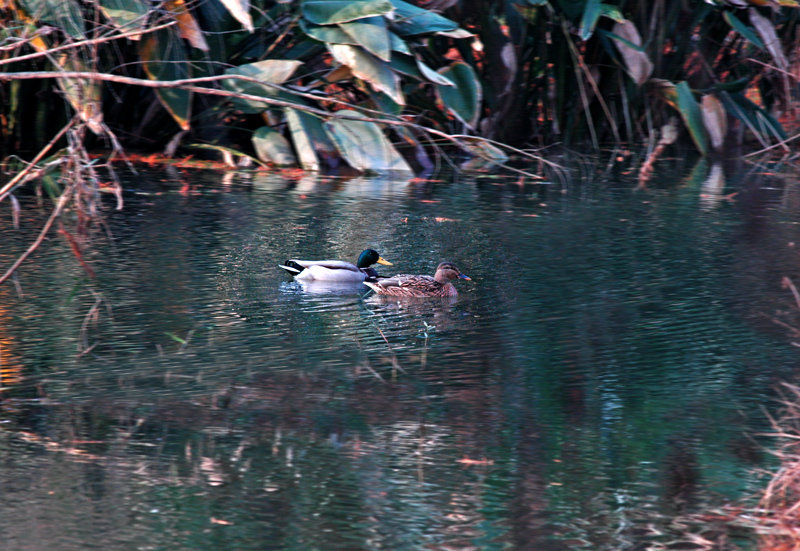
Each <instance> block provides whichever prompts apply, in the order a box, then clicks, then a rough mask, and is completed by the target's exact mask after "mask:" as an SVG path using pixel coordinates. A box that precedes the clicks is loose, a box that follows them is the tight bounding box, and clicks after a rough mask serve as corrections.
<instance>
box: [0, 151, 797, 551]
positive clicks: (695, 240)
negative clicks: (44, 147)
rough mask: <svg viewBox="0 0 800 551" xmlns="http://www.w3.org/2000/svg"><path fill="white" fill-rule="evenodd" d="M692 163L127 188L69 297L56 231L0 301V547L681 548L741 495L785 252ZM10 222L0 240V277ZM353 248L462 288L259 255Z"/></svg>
mask: <svg viewBox="0 0 800 551" xmlns="http://www.w3.org/2000/svg"><path fill="white" fill-rule="evenodd" d="M693 170H694V171H693ZM693 170H692V167H688V168H684V167H681V166H676V167H674V172H672V173H670V174H664V175H663V180H662V181H661V182H655V183H654V184H653V185H652V188H651V189H649V190H640V191H637V192H634V191H632V188H633V186H634V183H633V182H632V180H631V179H630V177H626V176H624V175H616V176H609V175H605V176H602V177H598V178H597V179H596V181H594V182H571V183H570V184H569V185H567V186H560V185H559V186H556V185H548V184H542V185H524V186H522V185H519V184H517V183H516V182H514V183H509V182H507V181H504V180H501V179H492V178H488V177H487V178H483V179H473V180H469V179H466V180H465V179H462V180H459V181H442V182H433V183H430V182H429V183H422V184H420V183H409V182H402V181H390V180H381V179H366V178H365V179H359V180H355V181H336V180H326V179H315V178H305V179H301V180H296V181H287V180H285V179H281V178H279V177H277V176H272V175H269V176H266V175H253V174H236V175H230V174H228V175H224V176H223V175H220V174H215V173H187V174H184V175H173V176H172V177H167V178H165V176H164V175H163V174H145V175H143V176H140V177H138V178H132V179H131V180H130V181H129V182H128V184H127V185H126V193H125V199H126V207H125V210H124V211H122V212H113V211H109V214H108V228H107V229H108V233H109V234H110V235H111V237H110V238H109V237H108V236H107V235H105V234H103V233H100V232H98V234H96V235H95V236H94V238H93V239H94V242H93V243H92V247H91V249H90V252H89V253H87V254H88V258H87V261H88V262H89V263H90V264H91V265H92V267H93V268H94V271H95V272H96V273H97V278H96V279H95V280H88V279H87V278H86V277H85V275H84V272H83V269H82V268H81V266H80V265H79V264H78V263H77V262H76V261H75V260H74V258H73V257H72V256H71V253H70V251H69V247H68V245H66V244H65V243H64V242H63V241H61V240H59V239H55V238H54V239H52V240H50V241H49V242H48V244H47V246H46V247H45V248H43V249H42V250H40V251H39V252H38V253H37V255H36V256H35V257H34V258H33V259H32V260H31V261H30V262H29V263H27V264H26V265H25V266H24V267H23V268H22V270H21V271H20V273H19V277H18V283H19V286H18V287H15V286H13V285H6V286H5V287H2V288H0V294H2V301H0V304H2V306H0V319H2V324H0V326H1V327H2V329H0V352H1V353H2V356H0V357H1V358H2V361H3V364H2V366H3V369H2V371H0V376H1V377H2V383H3V390H2V391H1V393H0V429H2V430H0V439H2V445H0V454H1V455H2V458H0V465H3V467H2V468H0V484H2V488H3V489H4V492H3V494H4V499H3V500H0V533H2V534H3V535H4V540H5V541H7V542H9V543H8V545H10V546H11V547H10V548H14V549H28V548H30V549H36V548H44V547H46V546H49V547H53V548H56V549H94V548H97V549H140V548H141V549H145V548H146V549H298V550H299V549H302V550H306V549H393V550H395V549H423V548H426V549H505V548H514V549H536V550H548V549H625V548H631V549H633V548H645V547H646V546H647V545H666V544H670V543H674V542H676V541H678V540H681V541H685V540H687V538H689V536H690V534H701V533H706V531H708V530H710V529H711V527H709V526H707V525H703V524H702V523H700V522H698V521H696V520H692V518H693V517H691V514H692V513H697V512H704V511H707V510H709V509H712V508H715V507H720V506H722V505H723V504H725V503H726V502H728V501H729V500H737V499H741V498H743V497H744V496H746V495H748V494H750V493H752V492H754V491H757V489H758V488H759V487H760V486H761V485H762V484H763V481H762V480H759V479H758V478H757V476H756V474H755V469H756V467H761V466H765V460H766V458H765V457H764V454H763V452H762V451H761V449H760V447H759V446H760V444H759V443H758V442H757V441H756V440H754V439H753V438H752V435H753V434H756V433H759V432H762V431H763V430H764V429H765V428H766V427H767V423H766V421H767V419H766V417H765V415H764V412H763V411H762V409H761V408H762V407H767V408H770V407H772V406H773V405H774V404H773V402H772V400H773V398H774V389H775V386H776V385H777V383H778V382H779V381H781V380H784V379H787V378H788V379H790V378H791V377H792V376H793V373H794V369H795V366H796V364H797V362H796V352H795V350H796V349H795V348H793V347H792V346H791V343H790V342H789V339H788V338H787V336H786V334H785V331H784V330H783V329H782V328H781V326H780V325H778V324H776V323H775V322H774V318H776V317H777V316H779V311H780V310H781V309H788V308H789V307H790V306H791V303H790V296H788V295H787V293H786V291H784V290H782V289H781V288H780V281H781V278H782V277H783V276H789V277H794V276H796V275H797V272H798V268H800V265H799V264H798V262H797V261H796V260H795V259H796V252H795V251H794V248H793V247H794V243H797V242H798V237H800V236H798V235H797V232H798V229H797V228H798V225H797V222H798V220H797V218H796V214H795V213H796V212H797V210H796V209H793V208H792V205H793V202H792V197H793V192H792V189H791V188H790V187H787V186H785V185H784V184H783V183H782V182H780V181H779V180H777V179H776V178H771V177H767V176H763V175H759V174H755V173H748V172H746V171H745V170H744V167H741V166H739V167H736V166H729V167H721V168H714V169H708V168H707V167H706V168H703V167H700V168H694V169H693ZM715 171H716V172H715ZM726 174H727V175H728V176H727V180H726V179H725V175H726ZM720 178H722V180H721V179H720ZM184 183H189V184H191V185H190V186H189V190H188V191H187V189H186V186H184V185H183V184H184ZM181 189H183V191H179V190H181ZM736 192H738V195H737V196H735V197H727V195H728V194H731V193H736ZM31 212H33V213H34V214H30V217H31V219H30V220H28V221H27V222H26V223H27V226H26V225H25V223H24V224H23V230H21V231H20V232H17V231H14V230H12V229H11V225H10V223H7V224H5V225H4V227H5V228H6V229H5V230H3V234H4V242H7V243H9V245H8V248H7V250H6V251H4V252H3V254H2V255H1V256H0V259H1V260H3V262H4V263H7V261H8V260H9V259H10V258H13V257H14V254H18V253H19V252H20V251H21V250H24V247H25V246H26V243H27V242H28V241H27V240H26V239H21V238H20V236H19V235H20V233H24V231H25V228H26V227H27V228H29V229H30V231H31V232H33V231H35V228H36V222H37V219H36V218H37V215H36V214H35V212H36V211H35V210H33V209H32V211H31ZM2 216H3V217H6V216H8V217H10V213H3V214H2ZM42 216H46V213H44V214H42ZM4 222H8V220H5V219H4ZM6 236H7V238H6ZM365 247H373V248H376V249H377V250H379V251H380V252H381V254H382V255H383V256H384V257H386V258H387V259H389V260H391V261H392V262H394V266H393V267H392V268H388V269H389V270H392V269H396V270H397V271H401V272H416V273H431V274H432V273H433V270H434V269H435V267H436V265H437V264H438V263H439V262H440V261H441V260H444V259H447V260H452V261H454V262H456V263H457V264H458V265H459V267H461V268H462V269H463V270H464V272H465V273H467V274H469V276H470V277H471V278H472V280H473V281H471V282H467V281H460V282H458V283H457V285H458V288H459V293H460V294H459V297H458V298H457V300H453V301H441V300H434V301H429V300H411V301H399V302H398V301H397V300H386V299H382V298H379V297H374V296H371V295H370V294H369V293H368V292H367V291H366V289H365V288H361V287H355V288H340V289H335V290H333V292H322V291H328V290H320V289H308V288H304V287H302V286H301V285H300V284H299V283H297V282H293V281H291V280H290V279H289V278H288V277H286V275H285V274H284V273H283V272H282V271H281V270H280V269H278V268H277V264H279V263H280V262H282V261H283V260H285V259H286V258H289V257H292V256H297V257H308V258H314V257H321V256H325V257H335V258H344V259H351V258H353V257H354V256H355V255H357V254H358V252H360V251H361V250H363V249H364V248H365ZM381 271H382V272H384V273H387V267H383V266H381ZM391 273H393V272H391ZM735 536H736V537H741V540H740V541H738V544H739V545H741V546H742V548H749V547H751V546H752V545H753V541H754V539H753V538H752V536H750V537H748V536H747V535H746V534H744V535H741V534H737V535H735Z"/></svg>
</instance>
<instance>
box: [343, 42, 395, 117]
mask: <svg viewBox="0 0 800 551" xmlns="http://www.w3.org/2000/svg"><path fill="white" fill-rule="evenodd" d="M328 49H329V50H330V52H331V54H333V58H334V59H335V60H336V61H338V62H339V63H341V64H342V65H346V66H348V67H350V70H351V71H352V72H353V74H354V75H355V76H356V77H358V78H360V79H363V80H365V81H367V82H369V83H370V85H372V87H373V88H375V89H376V90H380V91H381V92H383V93H385V94H387V95H388V96H389V97H391V98H392V99H393V100H394V101H395V102H396V103H399V104H400V105H405V99H404V98H403V92H402V90H401V89H400V79H399V78H398V77H397V75H396V74H395V73H394V71H392V70H391V68H390V67H389V65H388V64H386V62H384V61H381V60H380V59H378V58H376V57H375V56H373V55H372V54H370V53H368V52H366V51H364V50H363V49H361V48H358V47H356V46H349V45H347V44H328Z"/></svg>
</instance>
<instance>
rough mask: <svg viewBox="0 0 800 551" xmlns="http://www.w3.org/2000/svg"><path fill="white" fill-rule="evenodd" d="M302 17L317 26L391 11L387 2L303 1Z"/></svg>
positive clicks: (362, 0)
mask: <svg viewBox="0 0 800 551" xmlns="http://www.w3.org/2000/svg"><path fill="white" fill-rule="evenodd" d="M300 8H301V9H302V10H303V17H305V18H306V19H307V20H308V21H311V22H312V23H316V24H317V25H332V24H333V23H346V22H348V21H355V20H356V19H363V18H365V17H373V16H375V15H384V14H387V13H389V12H390V11H392V3H391V2H389V0H303V2H302V3H301V4H300Z"/></svg>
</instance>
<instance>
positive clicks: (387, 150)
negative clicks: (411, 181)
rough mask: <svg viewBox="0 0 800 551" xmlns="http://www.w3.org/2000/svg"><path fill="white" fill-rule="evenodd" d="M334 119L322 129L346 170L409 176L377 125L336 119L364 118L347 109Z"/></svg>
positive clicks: (402, 161)
mask: <svg viewBox="0 0 800 551" xmlns="http://www.w3.org/2000/svg"><path fill="white" fill-rule="evenodd" d="M336 115H337V117H336V118H333V119H332V120H330V121H329V122H328V123H327V124H326V125H325V126H326V129H327V130H328V135H329V136H330V137H331V139H332V140H333V141H334V142H335V143H336V145H337V146H338V147H339V151H340V152H341V153H342V156H343V157H344V158H345V160H346V161H347V162H348V163H349V164H350V166H352V167H353V168H355V169H356V170H360V171H362V172H368V171H376V172H384V171H392V172H395V171H401V172H412V170H411V167H410V166H408V163H406V161H405V159H403V157H402V156H401V155H400V154H399V153H398V152H397V150H396V149H395V148H394V146H393V145H392V144H391V143H390V142H389V140H387V139H386V136H384V135H383V131H382V130H381V128H380V126H379V125H378V124H376V123H374V122H370V121H366V120H364V121H361V120H352V119H344V118H339V116H341V115H347V116H348V117H357V118H364V116H363V115H362V114H361V113H359V112H358V111H353V110H350V109H342V110H341V111H337V112H336Z"/></svg>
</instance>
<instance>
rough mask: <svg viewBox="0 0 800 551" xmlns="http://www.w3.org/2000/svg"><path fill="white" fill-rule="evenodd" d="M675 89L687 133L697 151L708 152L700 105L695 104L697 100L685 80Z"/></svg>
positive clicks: (706, 135)
mask: <svg viewBox="0 0 800 551" xmlns="http://www.w3.org/2000/svg"><path fill="white" fill-rule="evenodd" d="M675 89H676V91H677V93H678V112H679V113H680V114H681V118H682V119H683V122H684V124H685V125H686V128H688V129H689V134H690V135H691V136H692V140H694V144H695V145H696V146H697V149H698V151H700V153H702V154H703V155H706V154H707V153H708V134H707V133H706V127H705V125H704V124H703V114H702V113H701V112H700V106H699V105H697V101H696V100H695V99H694V95H693V94H692V90H691V88H689V84H688V83H687V82H685V81H683V82H679V83H678V84H677V85H676V86H675Z"/></svg>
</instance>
